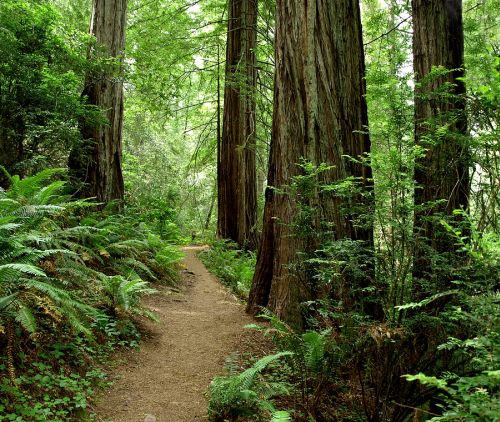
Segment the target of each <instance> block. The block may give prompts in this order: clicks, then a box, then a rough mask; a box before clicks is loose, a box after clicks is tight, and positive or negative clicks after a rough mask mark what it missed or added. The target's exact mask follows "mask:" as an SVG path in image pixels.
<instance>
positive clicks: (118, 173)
mask: <svg viewBox="0 0 500 422" xmlns="http://www.w3.org/2000/svg"><path fill="white" fill-rule="evenodd" d="M126 9H127V0H94V2H93V11H92V18H91V24H90V33H91V34H92V35H94V36H95V37H96V40H97V44H98V47H95V48H94V49H92V51H91V52H90V53H89V54H90V55H97V56H101V55H102V56H103V57H105V58H108V57H109V58H116V59H117V64H116V65H115V66H109V67H107V68H106V70H105V71H103V73H99V74H88V75H87V77H86V80H85V89H84V92H83V95H85V96H87V97H88V101H89V103H90V104H92V105H96V106H97V107H99V108H101V109H102V110H103V112H104V115H105V118H106V120H107V122H106V123H104V124H95V122H84V123H83V124H82V128H81V131H82V135H83V138H84V140H85V144H84V145H83V147H82V148H79V149H75V150H73V151H72V153H71V155H70V160H69V166H70V169H71V171H72V174H73V175H74V176H75V177H76V178H77V179H79V180H80V181H81V182H82V183H83V186H82V188H81V189H80V191H79V195H80V196H82V197H96V198H97V199H98V200H99V201H102V202H109V201H112V200H122V199H123V194H124V186H123V176H122V169H121V160H122V127H123V82H122V79H121V75H120V73H121V69H120V68H121V63H122V57H123V54H124V50H125V25H126ZM101 48H102V49H103V50H102V51H101V50H100V49H101Z"/></svg>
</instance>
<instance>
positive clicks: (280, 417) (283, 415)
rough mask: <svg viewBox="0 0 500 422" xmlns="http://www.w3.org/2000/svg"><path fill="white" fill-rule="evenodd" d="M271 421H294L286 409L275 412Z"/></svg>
mask: <svg viewBox="0 0 500 422" xmlns="http://www.w3.org/2000/svg"><path fill="white" fill-rule="evenodd" d="M271 422H292V417H291V415H290V413H289V412H287V411H286V410H277V411H275V412H273V415H272V419H271Z"/></svg>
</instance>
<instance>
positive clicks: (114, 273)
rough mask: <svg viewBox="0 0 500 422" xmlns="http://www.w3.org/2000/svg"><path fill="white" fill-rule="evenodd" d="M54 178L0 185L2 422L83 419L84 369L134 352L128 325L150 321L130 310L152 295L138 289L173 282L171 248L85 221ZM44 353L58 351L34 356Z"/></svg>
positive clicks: (54, 174)
mask: <svg viewBox="0 0 500 422" xmlns="http://www.w3.org/2000/svg"><path fill="white" fill-rule="evenodd" d="M63 175H64V174H63V172H62V171H61V170H59V169H52V170H44V171H43V172H41V173H38V174H36V175H34V176H32V177H27V178H24V179H21V178H19V177H18V176H12V177H11V176H9V179H10V186H11V187H10V189H9V190H7V191H4V190H0V232H1V233H2V236H1V237H0V350H1V349H4V348H5V351H6V353H5V357H4V358H3V360H2V362H0V373H4V374H6V375H8V377H3V381H2V384H1V385H0V390H1V392H2V394H1V395H0V397H2V399H0V409H2V410H1V411H0V415H2V417H5V418H7V420H19V419H16V418H21V419H23V420H24V419H29V420H40V421H41V420H68V419H69V418H70V417H74V416H75V415H76V414H77V413H78V412H80V411H83V410H84V409H85V408H86V406H87V397H88V396H89V395H91V393H92V389H91V384H94V381H93V377H94V375H95V372H93V371H92V369H91V365H92V362H93V361H95V360H96V359H99V358H103V357H104V356H105V355H106V354H107V353H109V352H111V351H112V350H113V348H114V347H118V346H135V345H137V340H138V338H139V335H138V332H137V329H136V328H135V326H134V322H133V319H132V317H133V316H134V315H145V316H147V317H150V318H154V315H153V313H152V312H151V311H149V310H148V309H146V308H144V307H143V306H142V305H141V302H140V298H141V297H142V296H143V295H145V294H152V293H154V292H155V290H154V289H152V288H151V287H149V284H148V282H149V281H156V282H166V283H173V282H174V281H175V280H176V277H175V273H176V271H175V268H176V263H177V261H178V260H179V259H180V256H181V254H180V253H179V251H178V250H176V249H175V248H174V246H172V245H170V244H168V243H167V242H165V241H164V240H162V239H160V238H159V237H158V236H156V235H154V234H153V233H152V232H151V231H150V230H149V229H148V228H147V227H146V226H145V225H144V224H142V223H140V222H137V221H136V220H134V219H133V218H131V217H127V216H126V215H121V216H117V215H110V216H106V215H103V214H92V213H88V212H85V211H86V210H87V209H88V208H89V207H92V206H94V205H93V204H91V203H89V202H88V201H81V200H80V201H71V199H70V197H69V196H68V195H66V194H65V190H66V187H65V182H64V180H60V178H61V177H62V176H63ZM78 214H84V216H83V217H82V216H79V215H78ZM4 234H6V236H5V235H4ZM157 257H158V258H159V259H158V260H157ZM51 343H53V344H58V345H59V347H58V348H57V349H56V350H52V351H50V352H49V353H46V352H44V350H45V349H47V347H49V345H50V344H51ZM37 352H38V353H39V355H36V356H35V354H36V353H37ZM54 362H56V363H57V365H55V366H54ZM78 368H80V369H78ZM71 371H77V372H71ZM82 371H83V372H82ZM98 378H99V377H98Z"/></svg>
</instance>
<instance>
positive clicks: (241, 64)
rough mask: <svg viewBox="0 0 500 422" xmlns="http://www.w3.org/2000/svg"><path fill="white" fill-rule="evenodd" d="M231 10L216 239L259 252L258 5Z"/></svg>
mask: <svg viewBox="0 0 500 422" xmlns="http://www.w3.org/2000/svg"><path fill="white" fill-rule="evenodd" d="M228 9H229V17H228V33H227V51H226V82H225V90H224V115H223V123H222V138H221V145H220V163H218V164H219V172H218V174H219V177H218V192H219V201H218V222H217V235H218V237H219V238H223V239H231V240H233V241H234V242H236V243H237V244H238V245H239V246H240V247H241V248H245V249H254V248H255V247H256V240H257V239H256V220H257V196H256V172H255V137H256V134H255V108H256V105H255V89H256V66H255V65H256V63H255V60H256V59H255V47H256V39H257V0H230V1H229V6H228Z"/></svg>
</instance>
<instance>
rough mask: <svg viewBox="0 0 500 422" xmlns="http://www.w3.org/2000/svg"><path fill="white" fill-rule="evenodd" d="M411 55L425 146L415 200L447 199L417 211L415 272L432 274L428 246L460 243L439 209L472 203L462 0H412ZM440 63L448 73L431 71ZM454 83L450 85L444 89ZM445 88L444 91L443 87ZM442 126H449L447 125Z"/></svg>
mask: <svg viewBox="0 0 500 422" xmlns="http://www.w3.org/2000/svg"><path fill="white" fill-rule="evenodd" d="M412 8H413V23H414V35H413V60H414V67H415V74H416V82H417V89H416V95H415V141H416V143H417V145H420V146H421V147H422V148H424V149H426V152H425V155H424V156H423V157H421V158H419V159H418V160H417V162H416V166H415V180H416V182H417V183H418V188H417V189H416V191H415V204H416V205H417V207H418V206H420V205H421V204H426V203H429V202H430V201H436V200H441V199H444V200H445V201H444V203H440V204H438V205H435V206H430V207H426V208H425V209H424V210H423V211H417V213H416V218H415V234H416V236H417V239H418V242H417V247H416V253H415V255H416V256H415V262H414V275H415V276H416V277H417V278H421V277H424V278H428V277H429V276H430V274H431V272H432V269H431V267H430V265H431V264H430V259H429V253H428V252H426V251H425V250H426V249H428V247H429V246H430V247H431V248H432V249H433V250H435V251H437V252H446V251H449V252H452V251H454V250H455V249H456V247H455V246H454V243H455V240H454V239H452V238H451V237H450V236H449V235H448V234H446V233H445V230H444V229H443V228H442V227H441V224H440V223H439V222H436V221H435V220H433V218H432V217H433V216H436V215H437V214H444V215H451V214H452V212H453V210H454V209H457V208H460V207H463V208H467V206H468V195H469V156H468V149H467V147H466V145H465V137H464V135H466V133H467V121H466V116H465V112H464V109H465V103H464V95H463V94H464V93H465V86H464V83H463V81H461V80H460V79H459V78H461V77H462V76H463V74H464V72H463V70H462V67H463V59H464V38H463V25H462V1H461V0H446V1H443V0H413V2H412ZM437 66H442V67H443V68H445V69H447V70H448V72H447V73H446V74H445V75H444V76H439V77H430V78H429V73H430V72H431V71H432V69H433V67H437ZM446 85H450V86H451V89H445V88H446ZM443 90H444V91H443ZM443 129H445V130H444V131H443Z"/></svg>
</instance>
